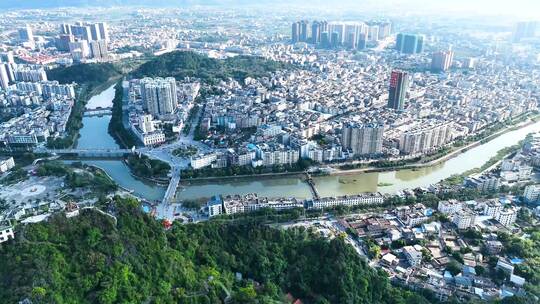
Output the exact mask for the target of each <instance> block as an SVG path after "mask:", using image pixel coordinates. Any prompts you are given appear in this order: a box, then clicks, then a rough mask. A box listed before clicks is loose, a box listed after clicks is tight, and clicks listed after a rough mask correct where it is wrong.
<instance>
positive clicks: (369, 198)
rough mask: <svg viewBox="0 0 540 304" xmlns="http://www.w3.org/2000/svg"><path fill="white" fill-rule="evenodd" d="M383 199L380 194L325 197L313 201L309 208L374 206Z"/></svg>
mask: <svg viewBox="0 0 540 304" xmlns="http://www.w3.org/2000/svg"><path fill="white" fill-rule="evenodd" d="M383 202H384V197H383V196H382V195H381V194H378V193H374V194H361V195H354V196H340V197H325V198H321V199H318V200H313V201H312V202H311V204H310V206H309V208H313V209H322V208H331V207H336V206H356V205H374V204H382V203H383Z"/></svg>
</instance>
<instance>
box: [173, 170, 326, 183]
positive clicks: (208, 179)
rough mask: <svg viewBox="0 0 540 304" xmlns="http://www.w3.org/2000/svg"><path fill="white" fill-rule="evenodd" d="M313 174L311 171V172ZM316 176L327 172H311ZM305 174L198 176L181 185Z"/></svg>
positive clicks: (185, 180) (300, 174) (299, 176)
mask: <svg viewBox="0 0 540 304" xmlns="http://www.w3.org/2000/svg"><path fill="white" fill-rule="evenodd" d="M310 174H311V173H310ZM311 175H316V176H323V175H326V174H320V175H318V174H315V173H313V174H311ZM304 176H305V173H304V172H277V173H274V172H270V173H261V174H246V175H231V176H209V177H196V178H188V179H181V180H180V184H181V185H189V184H200V183H205V182H220V181H223V182H224V181H228V182H230V181H245V180H251V179H253V178H254V177H256V178H262V179H277V178H280V177H298V178H303V177H304Z"/></svg>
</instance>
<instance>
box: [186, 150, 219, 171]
mask: <svg viewBox="0 0 540 304" xmlns="http://www.w3.org/2000/svg"><path fill="white" fill-rule="evenodd" d="M216 159H217V155H216V153H209V154H199V155H196V156H192V157H191V158H190V165H191V168H193V169H195V170H197V169H201V168H204V167H208V166H210V165H212V162H214V161H216Z"/></svg>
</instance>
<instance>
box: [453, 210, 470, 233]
mask: <svg viewBox="0 0 540 304" xmlns="http://www.w3.org/2000/svg"><path fill="white" fill-rule="evenodd" d="M474 219H475V215H474V213H472V212H470V211H468V210H462V211H459V212H456V213H455V214H454V217H453V218H452V223H454V224H455V225H456V226H457V227H458V229H467V228H470V227H472V226H474Z"/></svg>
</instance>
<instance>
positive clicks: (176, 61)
mask: <svg viewBox="0 0 540 304" xmlns="http://www.w3.org/2000/svg"><path fill="white" fill-rule="evenodd" d="M285 67H288V65H287V64H285V63H281V62H276V61H271V60H266V59H263V58H260V57H255V56H237V57H232V58H227V59H225V60H218V59H214V58H209V57H207V56H204V55H200V54H197V53H194V52H181V51H178V52H171V53H168V54H164V55H161V56H158V57H155V58H154V59H152V60H150V61H148V62H146V63H144V64H143V65H141V66H140V67H139V68H138V69H136V70H135V71H134V72H133V76H134V77H137V78H142V77H169V76H170V77H175V78H176V79H183V78H184V77H197V78H201V79H202V80H204V81H207V82H210V83H212V82H215V81H216V80H220V79H227V78H234V79H237V80H244V79H245V78H246V77H254V78H256V77H262V76H266V75H267V74H268V73H269V72H273V71H276V70H278V69H282V68H285Z"/></svg>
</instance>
